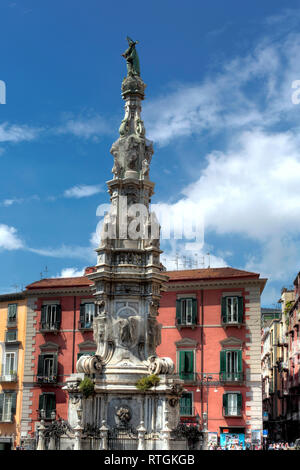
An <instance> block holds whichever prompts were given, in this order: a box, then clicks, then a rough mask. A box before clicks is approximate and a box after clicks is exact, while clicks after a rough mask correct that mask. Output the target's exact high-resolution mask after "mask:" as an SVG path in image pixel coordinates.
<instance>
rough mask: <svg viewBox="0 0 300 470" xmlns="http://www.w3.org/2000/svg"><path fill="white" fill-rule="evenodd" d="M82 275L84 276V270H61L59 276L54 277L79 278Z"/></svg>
mask: <svg viewBox="0 0 300 470" xmlns="http://www.w3.org/2000/svg"><path fill="white" fill-rule="evenodd" d="M83 274H84V268H82V269H77V268H64V269H62V270H61V272H60V273H59V274H57V275H56V277H79V276H83Z"/></svg>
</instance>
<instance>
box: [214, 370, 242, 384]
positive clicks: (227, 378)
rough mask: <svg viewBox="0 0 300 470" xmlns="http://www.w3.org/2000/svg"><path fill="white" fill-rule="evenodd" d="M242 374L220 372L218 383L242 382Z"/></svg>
mask: <svg viewBox="0 0 300 470" xmlns="http://www.w3.org/2000/svg"><path fill="white" fill-rule="evenodd" d="M243 378H244V375H243V372H220V382H242V381H243Z"/></svg>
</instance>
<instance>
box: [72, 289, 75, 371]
mask: <svg viewBox="0 0 300 470" xmlns="http://www.w3.org/2000/svg"><path fill="white" fill-rule="evenodd" d="M75 329H76V295H74V320H73V348H72V374H74V366H75V364H74V354H75Z"/></svg>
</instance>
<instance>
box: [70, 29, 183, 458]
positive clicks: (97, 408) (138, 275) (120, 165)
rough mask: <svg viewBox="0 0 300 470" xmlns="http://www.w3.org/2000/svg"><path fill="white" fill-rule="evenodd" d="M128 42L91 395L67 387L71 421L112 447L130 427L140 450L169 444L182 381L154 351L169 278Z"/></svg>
mask: <svg viewBox="0 0 300 470" xmlns="http://www.w3.org/2000/svg"><path fill="white" fill-rule="evenodd" d="M127 40H128V43H129V47H128V49H127V50H126V51H125V53H124V54H122V55H123V57H124V58H125V59H126V62H127V76H126V77H125V78H124V79H123V82H122V98H123V99H124V101H125V115H124V119H123V120H122V122H121V126H120V129H119V134H120V136H119V138H118V139H117V141H116V142H114V143H113V145H112V147H111V151H110V152H111V154H112V156H113V158H114V164H113V168H112V173H113V179H111V180H109V181H108V182H107V186H108V192H109V194H110V201H111V205H110V210H109V213H108V214H107V215H106V216H105V218H104V223H103V229H102V234H101V240H100V245H99V247H98V248H97V250H96V251H97V264H96V267H95V270H94V272H92V273H90V274H88V277H89V279H91V280H92V281H93V282H94V285H93V287H92V290H93V294H94V297H95V304H96V315H95V318H94V323H93V329H94V340H95V342H96V345H97V351H96V354H95V356H94V357H90V356H82V357H81V358H80V359H79V361H78V362H77V371H78V373H79V375H81V376H82V374H86V375H88V376H89V377H92V378H93V380H94V384H95V393H94V396H93V397H91V398H89V399H87V400H85V399H82V398H81V397H80V394H79V393H78V387H77V385H78V380H79V378H77V379H76V377H71V378H70V379H69V381H68V383H67V387H66V389H67V390H68V391H69V394H70V405H69V415H70V422H71V425H72V424H73V425H75V424H77V426H78V425H80V426H81V427H80V426H79V428H80V429H84V427H85V426H87V425H88V426H90V427H92V426H93V427H94V428H100V429H101V440H102V444H101V446H102V447H101V448H106V447H107V446H108V447H109V448H112V447H111V446H112V445H113V444H111V445H110V444H109V442H112V440H111V441H110V440H109V439H110V436H111V435H112V433H113V431H114V430H116V429H117V430H118V429H120V428H123V429H127V428H128V429H129V428H130V429H131V431H132V432H133V433H134V432H136V435H137V441H138V444H137V445H138V448H139V449H143V448H148V449H154V448H156V449H162V448H165V449H168V448H170V447H172V439H170V431H171V430H172V429H173V428H175V427H176V426H177V424H178V422H179V397H180V394H181V392H182V381H181V380H180V379H179V378H178V376H175V375H174V364H173V362H172V360H171V359H169V358H158V357H157V355H156V348H157V346H158V345H159V344H160V342H161V325H160V324H159V323H158V321H157V316H158V307H159V301H160V297H161V291H162V290H163V289H164V286H165V284H166V282H167V276H166V275H165V273H164V270H163V266H162V264H161V262H160V254H161V250H160V241H159V232H160V227H159V224H158V222H157V219H156V217H155V214H153V213H152V212H151V210H150V202H151V196H152V195H153V192H154V191H153V188H154V183H153V182H151V181H150V179H149V170H150V163H151V158H152V155H153V146H152V142H151V141H149V140H148V139H147V138H146V132H145V127H144V123H143V121H142V118H141V103H142V100H143V99H144V91H145V87H146V85H145V84H144V82H143V80H142V79H141V77H140V66H139V59H138V55H137V51H136V44H137V42H134V41H132V40H131V39H130V38H127ZM152 374H154V375H156V376H158V377H159V379H160V380H159V383H158V384H157V385H155V386H152V387H151V388H149V389H147V390H146V391H141V390H140V389H138V388H137V386H136V384H137V381H138V380H139V379H141V378H142V377H148V376H149V375H152ZM76 380H77V382H76ZM78 403H80V404H79V405H78ZM78 406H80V409H82V413H81V412H80V416H79V418H78V413H77V414H76V413H75V411H76V407H77V408H78ZM81 415H82V416H81ZM77 421H78V422H77ZM78 423H79V424H78ZM173 447H174V443H173ZM175 448H176V447H175Z"/></svg>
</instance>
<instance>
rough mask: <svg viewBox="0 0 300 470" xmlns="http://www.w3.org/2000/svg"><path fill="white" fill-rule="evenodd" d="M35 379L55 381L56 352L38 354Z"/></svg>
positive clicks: (47, 381)
mask: <svg viewBox="0 0 300 470" xmlns="http://www.w3.org/2000/svg"><path fill="white" fill-rule="evenodd" d="M37 381H38V382H43V383H56V382H57V354H40V355H39V359H38V371H37Z"/></svg>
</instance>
